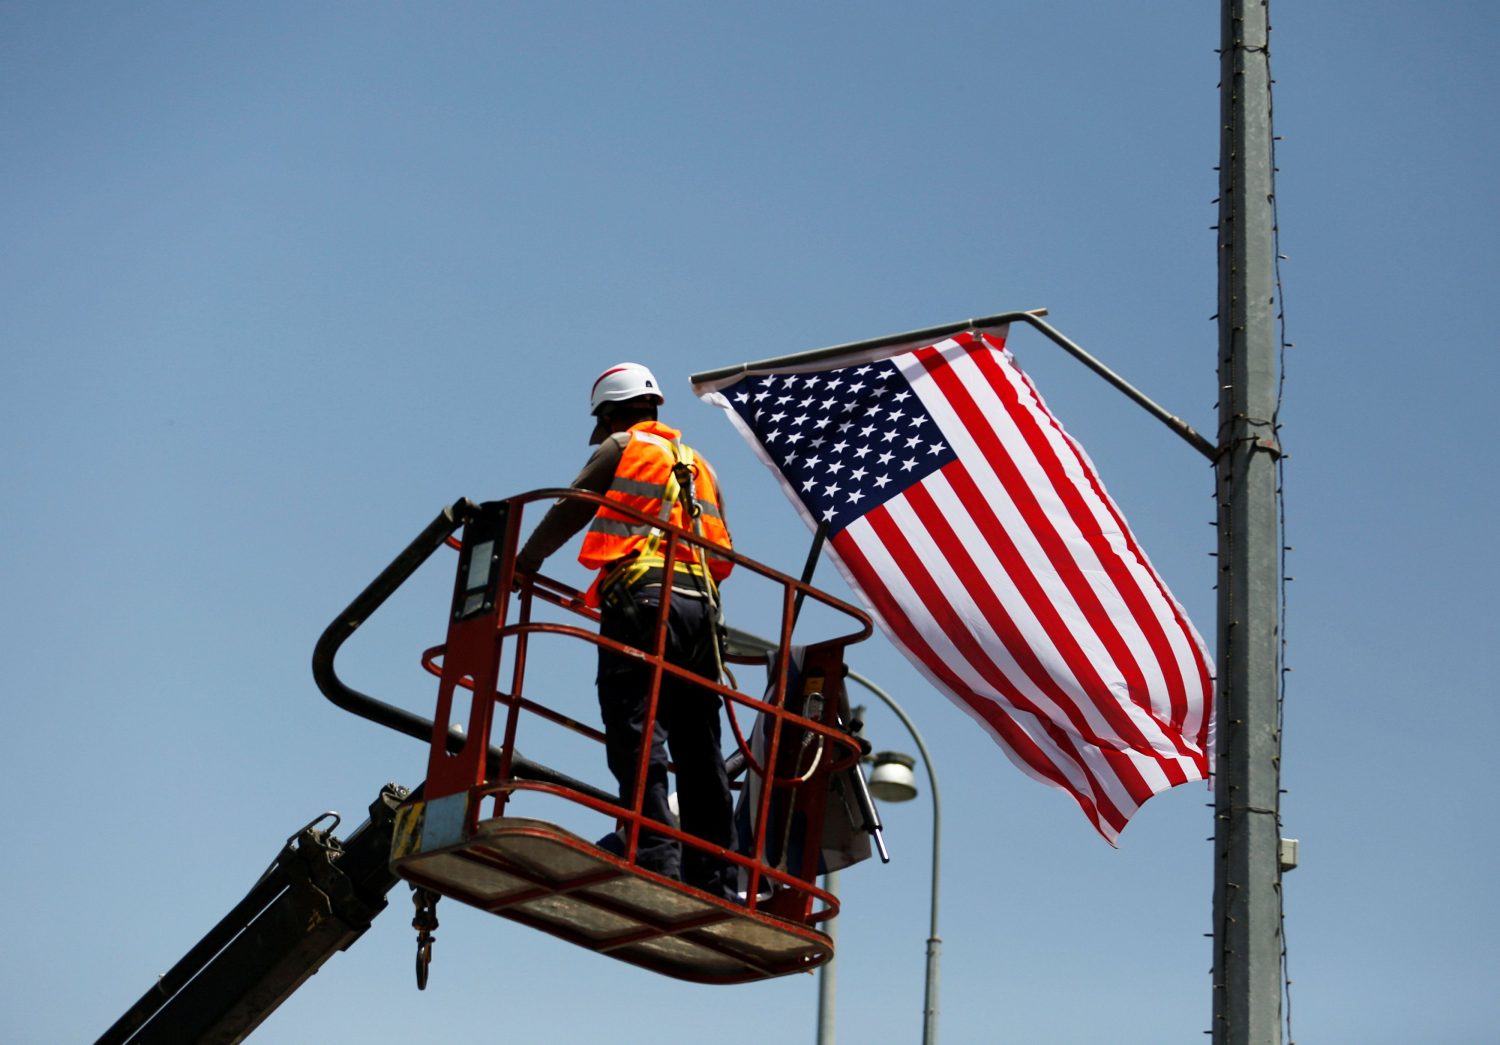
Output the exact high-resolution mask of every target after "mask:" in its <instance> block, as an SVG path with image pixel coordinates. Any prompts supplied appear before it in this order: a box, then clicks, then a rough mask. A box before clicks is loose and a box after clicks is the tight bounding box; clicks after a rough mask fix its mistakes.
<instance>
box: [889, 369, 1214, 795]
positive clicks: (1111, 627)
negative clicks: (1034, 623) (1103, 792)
mask: <svg viewBox="0 0 1500 1045" xmlns="http://www.w3.org/2000/svg"><path fill="white" fill-rule="evenodd" d="M915 355H916V357H917V359H918V360H919V361H920V362H921V364H922V366H923V367H924V369H925V370H926V371H927V373H928V375H929V377H930V378H931V379H932V380H933V382H934V384H935V385H936V386H937V388H938V390H939V391H940V392H941V394H942V395H943V397H944V398H945V399H946V401H947V402H948V405H949V406H950V407H951V408H952V409H953V411H954V412H955V413H956V414H957V415H958V418H959V420H960V422H961V423H962V424H963V425H964V427H965V429H966V430H967V431H968V433H969V435H970V436H971V437H972V438H973V439H974V441H975V443H976V444H977V445H978V447H979V450H980V452H981V453H982V454H983V456H984V459H985V461H986V463H987V464H988V465H989V467H990V468H991V469H992V470H993V471H994V473H995V475H996V477H997V478H998V479H999V480H1000V483H1001V485H1002V486H1003V487H1004V488H1005V491H1006V493H1007V495H1008V496H1009V497H1010V499H1011V501H1012V503H1013V504H1014V505H1015V508H1016V510H1017V511H1018V512H1019V513H1020V514H1021V516H1022V517H1023V518H1024V519H1025V520H1026V525H1027V529H1028V530H1029V531H1030V532H1031V533H1032V534H1033V536H1034V537H1035V538H1036V540H1037V543H1038V544H1039V545H1040V546H1041V549H1042V553H1043V554H1044V555H1045V556H1046V557H1047V559H1048V561H1049V562H1050V563H1051V564H1052V567H1053V569H1054V570H1055V571H1056V573H1057V576H1058V578H1059V579H1060V580H1061V581H1062V582H1063V584H1064V585H1065V586H1066V587H1067V589H1068V591H1069V593H1070V594H1071V595H1072V596H1073V599H1074V601H1075V602H1076V603H1077V605H1078V608H1079V609H1080V610H1081V611H1082V613H1083V615H1084V618H1085V620H1087V621H1088V624H1089V627H1090V628H1091V629H1093V631H1094V633H1095V635H1097V636H1098V638H1099V640H1100V642H1101V644H1102V645H1103V646H1104V648H1105V650H1106V651H1107V652H1108V653H1109V656H1110V658H1111V659H1112V660H1113V661H1114V664H1115V667H1116V669H1117V670H1118V671H1119V672H1120V674H1121V676H1122V678H1123V679H1124V682H1125V687H1126V693H1127V694H1128V695H1129V699H1130V700H1131V701H1132V702H1133V703H1134V704H1135V705H1136V706H1137V707H1139V708H1141V709H1142V710H1143V711H1145V713H1147V714H1149V715H1152V716H1153V717H1155V711H1154V709H1153V708H1152V707H1151V700H1150V689H1149V687H1148V685H1147V683H1146V679H1145V675H1144V674H1143V673H1142V671H1141V667H1140V663H1139V661H1137V659H1136V657H1135V655H1134V654H1133V653H1132V652H1131V650H1130V647H1129V645H1128V644H1127V643H1126V642H1125V639H1124V637H1123V636H1122V635H1121V633H1120V631H1119V628H1118V627H1117V625H1116V623H1115V620H1114V618H1113V617H1112V616H1111V615H1110V613H1109V611H1108V610H1106V609H1105V607H1104V604H1103V603H1102V602H1101V601H1100V599H1099V595H1098V593H1097V592H1096V591H1095V590H1094V588H1093V586H1092V585H1091V584H1089V583H1088V581H1087V580H1086V579H1085V578H1084V576H1083V571H1082V569H1081V568H1080V567H1079V565H1078V563H1077V561H1076V560H1075V559H1074V557H1073V555H1072V553H1071V552H1070V551H1069V549H1068V546H1067V542H1066V541H1065V540H1064V538H1063V537H1062V535H1061V534H1060V533H1059V532H1058V530H1057V521H1056V520H1054V519H1053V518H1052V517H1051V516H1050V515H1049V514H1048V513H1047V511H1046V510H1045V509H1044V508H1043V507H1042V505H1041V503H1040V501H1039V500H1038V499H1037V494H1036V491H1035V490H1034V489H1033V488H1032V486H1031V485H1030V484H1029V483H1028V482H1027V479H1026V476H1024V475H1023V474H1022V473H1021V469H1020V466H1019V465H1018V464H1017V463H1016V461H1015V459H1014V457H1013V456H1012V455H1011V454H1010V452H1009V451H1008V450H1006V448H1005V447H1004V445H1003V444H1002V443H1001V441H1000V439H999V437H998V436H997V435H996V433H995V430H994V423H993V422H992V421H991V420H989V419H988V418H986V417H985V415H984V413H983V411H982V410H981V408H980V407H979V405H978V403H976V402H975V401H974V399H973V397H972V396H971V395H970V394H969V391H968V390H967V389H966V388H965V387H964V386H963V383H962V381H961V380H960V379H959V377H958V375H957V374H955V373H954V372H953V369H952V367H951V366H950V365H949V364H948V361H947V360H945V359H944V358H943V357H942V355H941V354H940V353H939V352H938V351H936V350H935V349H930V348H929V349H922V350H920V351H918V352H917V353H915ZM970 356H971V358H973V359H974V360H975V361H976V362H984V363H989V364H991V368H989V372H988V373H985V374H984V376H985V378H986V379H987V381H988V382H989V384H990V385H991V386H992V387H994V389H995V392H996V394H997V395H999V396H1000V398H1001V400H1002V402H1004V403H1005V405H1006V407H1007V411H1008V413H1009V414H1010V416H1011V417H1012V419H1013V420H1015V421H1016V422H1017V427H1018V429H1019V430H1020V431H1021V434H1022V436H1023V438H1025V439H1026V442H1027V445H1028V446H1029V447H1030V449H1031V450H1032V453H1033V455H1034V456H1035V457H1036V458H1037V461H1038V464H1039V465H1040V466H1041V467H1042V469H1043V471H1044V473H1045V474H1046V475H1047V476H1048V478H1049V481H1050V482H1051V484H1052V486H1053V488H1054V492H1056V493H1057V495H1058V496H1059V499H1060V500H1061V501H1062V502H1063V503H1064V506H1065V508H1066V510H1067V511H1068V515H1069V518H1070V519H1071V520H1072V522H1073V524H1074V526H1076V527H1077V529H1078V530H1079V531H1080V533H1081V534H1082V536H1083V537H1084V539H1085V540H1087V541H1088V543H1089V545H1090V547H1092V548H1093V550H1094V553H1095V555H1096V556H1097V557H1098V559H1099V561H1100V563H1101V564H1102V565H1103V567H1104V569H1105V571H1106V574H1107V575H1108V576H1109V577H1110V579H1111V581H1112V582H1113V585H1114V587H1115V588H1116V589H1117V590H1120V594H1121V598H1122V600H1123V601H1124V602H1125V604H1126V606H1127V608H1128V609H1129V610H1130V612H1131V615H1132V617H1133V618H1134V619H1135V621H1136V623H1137V625H1138V626H1140V628H1141V631H1142V634H1143V635H1144V636H1145V637H1146V639H1147V642H1148V644H1149V645H1150V646H1151V649H1152V652H1153V653H1154V654H1155V655H1156V656H1157V657H1158V659H1160V658H1161V657H1162V655H1163V653H1165V654H1166V657H1167V659H1166V660H1165V661H1164V662H1162V667H1163V671H1162V673H1163V675H1164V676H1165V677H1166V678H1167V679H1168V684H1169V692H1173V687H1172V685H1171V684H1172V681H1173V680H1175V681H1176V685H1175V693H1176V694H1182V692H1183V687H1182V681H1181V678H1180V676H1178V675H1177V673H1176V671H1175V670H1172V669H1173V666H1174V661H1173V659H1172V658H1171V650H1170V648H1167V646H1166V639H1165V636H1164V635H1163V634H1162V633H1161V632H1160V631H1159V628H1158V626H1157V624H1156V622H1155V619H1154V617H1153V616H1152V615H1151V613H1150V611H1149V608H1148V607H1146V606H1145V605H1144V596H1142V595H1141V593H1140V591H1139V590H1138V589H1137V588H1136V587H1135V586H1134V584H1133V582H1132V580H1131V578H1130V576H1129V575H1128V573H1126V572H1125V570H1124V567H1123V565H1122V564H1121V563H1120V562H1119V558H1118V552H1116V551H1115V550H1114V549H1113V548H1111V547H1110V546H1109V543H1108V542H1107V541H1105V540H1104V539H1103V537H1102V535H1100V534H1099V533H1098V530H1097V525H1098V524H1097V523H1096V522H1094V521H1093V520H1092V518H1090V517H1089V515H1088V509H1087V506H1086V505H1085V504H1084V502H1083V499H1082V497H1081V496H1080V495H1079V494H1078V492H1077V489H1076V488H1075V487H1074V486H1073V484H1072V483H1071V482H1069V481H1068V479H1067V477H1066V476H1065V475H1063V474H1062V472H1061V468H1060V465H1059V463H1058V462H1057V460H1056V458H1055V457H1054V456H1052V455H1051V453H1050V450H1049V449H1048V447H1047V446H1046V445H1045V442H1043V441H1041V436H1040V432H1039V430H1038V429H1036V428H1035V426H1034V425H1033V426H1031V427H1032V431H1031V432H1027V431H1026V426H1025V425H1022V424H1020V421H1021V418H1019V417H1017V416H1016V415H1017V413H1018V403H1017V400H1016V396H1015V393H1014V390H1013V389H1011V388H1009V384H1008V382H1006V381H1005V380H1004V377H1003V375H1001V374H999V373H997V372H996V371H995V369H993V367H994V365H995V361H994V357H993V355H992V354H991V353H989V352H987V351H975V352H973V353H970ZM997 379H998V382H997ZM1039 443H1040V445H1038V444H1039ZM975 496H976V500H975V501H974V504H975V505H978V504H982V503H983V499H982V497H980V496H979V495H978V491H977V490H976V491H975ZM994 525H995V527H996V528H1000V525H999V523H998V520H997V521H996V522H995V523H994ZM1122 580H1123V581H1124V582H1125V583H1124V585H1123V588H1122V584H1121V582H1122ZM1042 598H1043V599H1044V600H1045V596H1042ZM1060 626H1061V627H1064V628H1065V627H1066V626H1065V625H1060ZM1048 632H1049V634H1051V635H1053V638H1054V641H1056V635H1055V634H1054V633H1053V632H1052V629H1051V628H1049V629H1048ZM1095 678H1096V679H1097V675H1096V676H1095ZM1080 681H1082V680H1081V679H1080ZM1100 685H1101V686H1102V681H1101V682H1100ZM1092 694H1093V699H1094V702H1095V703H1096V704H1097V705H1099V706H1100V707H1101V708H1103V707H1107V706H1110V705H1114V704H1115V702H1116V697H1115V696H1114V694H1113V693H1111V692H1109V691H1108V688H1107V687H1104V688H1102V689H1101V688H1095V689H1094V690H1093V691H1092ZM1179 699H1181V700H1183V701H1184V706H1185V697H1180V696H1174V698H1173V700H1172V705H1173V707H1174V708H1176V707H1177V705H1178V700H1179ZM1129 728H1130V731H1131V732H1132V733H1134V734H1135V736H1136V737H1137V738H1139V740H1138V741H1137V742H1134V743H1133V746H1134V747H1136V748H1137V750H1142V751H1149V750H1150V745H1149V744H1148V743H1146V742H1145V740H1144V738H1143V737H1141V734H1140V733H1139V730H1138V729H1137V727H1136V726H1135V725H1134V723H1131V724H1130V726H1129ZM1163 732H1164V735H1165V736H1166V737H1167V738H1168V739H1170V741H1171V742H1172V744H1173V746H1174V747H1175V748H1176V750H1177V752H1178V753H1179V754H1180V755H1182V756H1184V757H1188V758H1192V757H1194V755H1195V753H1194V752H1193V751H1192V750H1191V748H1190V747H1189V745H1188V744H1187V743H1186V741H1185V740H1184V739H1183V737H1182V734H1181V727H1180V723H1179V724H1178V725H1177V726H1175V727H1172V728H1167V729H1165V730H1164V731H1163ZM1152 754H1153V757H1158V761H1161V762H1162V765H1163V769H1164V771H1165V772H1167V774H1168V776H1169V777H1173V778H1174V779H1175V777H1176V776H1177V775H1180V774H1181V773H1182V768H1181V766H1180V765H1172V768H1170V769H1169V768H1167V766H1168V765H1169V764H1170V763H1168V762H1166V761H1164V760H1162V759H1160V758H1159V756H1156V755H1155V753H1154V752H1152ZM1183 779H1186V778H1185V777H1184V778H1183ZM1176 782H1179V783H1180V782H1182V781H1180V780H1179V781H1176Z"/></svg>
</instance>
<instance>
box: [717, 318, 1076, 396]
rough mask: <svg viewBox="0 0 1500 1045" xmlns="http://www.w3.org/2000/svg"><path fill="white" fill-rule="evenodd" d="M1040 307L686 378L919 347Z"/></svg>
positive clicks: (813, 364)
mask: <svg viewBox="0 0 1500 1045" xmlns="http://www.w3.org/2000/svg"><path fill="white" fill-rule="evenodd" d="M1046 314H1047V310H1046V309H1044V308H1041V309H1033V310H1031V311H1030V312H1002V313H1000V314H999V315H997V316H985V317H984V318H983V319H966V320H963V321H962V322H958V323H944V324H943V325H942V326H937V327H926V328H925V329H922V330H911V331H908V332H907V333H905V334H887V335H886V336H885V337H875V338H870V339H869V340H868V341H851V342H849V343H848V344H845V345H830V346H829V347H827V348H814V349H810V350H809V351H806V352H793V353H791V354H790V355H785V356H774V357H772V358H770V359H757V360H755V361H753V362H749V363H739V364H737V365H735V366H726V367H720V368H719V369H717V370H705V371H704V372H703V373H701V374H694V375H692V376H691V377H690V378H688V380H689V381H690V382H692V384H693V386H694V387H697V386H698V385H704V384H708V383H709V382H715V381H723V380H724V379H725V378H732V377H737V376H738V375H740V374H747V373H750V372H751V371H759V370H784V369H786V368H788V367H804V368H806V369H809V370H815V369H817V367H818V364H820V363H822V362H824V361H825V360H829V359H838V358H840V357H843V356H848V355H856V354H858V353H860V352H875V351H879V350H881V349H886V348H894V347H897V346H900V345H912V346H919V345H924V344H932V343H933V342H935V341H941V340H942V339H943V338H945V337H950V336H952V335H953V334H962V333H963V332H964V331H966V330H976V331H978V330H990V329H993V328H995V327H1003V326H1006V325H1007V324H1009V323H1011V322H1013V321H1014V320H1018V319H1020V320H1025V321H1028V322H1029V321H1033V320H1035V319H1036V317H1037V316H1038V315H1046Z"/></svg>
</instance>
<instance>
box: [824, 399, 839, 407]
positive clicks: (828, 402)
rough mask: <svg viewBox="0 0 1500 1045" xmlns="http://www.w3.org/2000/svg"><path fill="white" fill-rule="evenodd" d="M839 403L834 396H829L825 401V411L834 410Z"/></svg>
mask: <svg viewBox="0 0 1500 1045" xmlns="http://www.w3.org/2000/svg"><path fill="white" fill-rule="evenodd" d="M837 402H838V400H837V399H835V398H833V397H832V396H829V397H828V398H827V399H825V400H823V409H824V410H831V409H833V404H834V403H837Z"/></svg>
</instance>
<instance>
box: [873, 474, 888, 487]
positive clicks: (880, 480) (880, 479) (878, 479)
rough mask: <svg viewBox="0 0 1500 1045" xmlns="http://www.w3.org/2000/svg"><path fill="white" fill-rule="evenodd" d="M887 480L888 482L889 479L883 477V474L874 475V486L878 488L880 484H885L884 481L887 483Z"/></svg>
mask: <svg viewBox="0 0 1500 1045" xmlns="http://www.w3.org/2000/svg"><path fill="white" fill-rule="evenodd" d="M888 482H890V480H889V479H887V478H886V477H885V476H883V475H880V476H876V477H875V487H876V489H879V488H880V487H882V486H884V485H885V484H886V483H888Z"/></svg>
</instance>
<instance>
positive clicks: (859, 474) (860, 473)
mask: <svg viewBox="0 0 1500 1045" xmlns="http://www.w3.org/2000/svg"><path fill="white" fill-rule="evenodd" d="M864 477H865V470H864V469H863V468H856V469H854V471H852V472H850V473H849V478H851V479H853V480H854V481H855V482H859V481H860V480H861V479H863V478H864Z"/></svg>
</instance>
